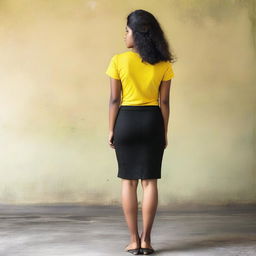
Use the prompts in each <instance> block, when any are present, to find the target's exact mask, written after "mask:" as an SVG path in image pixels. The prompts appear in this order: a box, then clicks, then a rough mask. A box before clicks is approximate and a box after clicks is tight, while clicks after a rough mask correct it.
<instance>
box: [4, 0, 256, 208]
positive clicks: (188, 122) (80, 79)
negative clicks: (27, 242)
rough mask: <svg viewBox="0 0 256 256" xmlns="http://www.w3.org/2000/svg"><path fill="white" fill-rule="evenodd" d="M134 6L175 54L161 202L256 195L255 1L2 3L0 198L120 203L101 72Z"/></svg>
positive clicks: (239, 199)
mask: <svg viewBox="0 0 256 256" xmlns="http://www.w3.org/2000/svg"><path fill="white" fill-rule="evenodd" d="M135 9H145V10H148V11H150V12H152V13H153V14H154V15H155V16H156V18H158V20H159V22H160V23H161V25H162V27H163V30H164V31H165V33H166V36H167V38H168V40H169V43H170V46H171V47H172V49H173V50H174V53H175V54H176V56H177V62H176V63H175V64H174V66H173V67H174V72H175V78H174V79H173V81H172V88H171V112H170V121H169V140H168V141H169V145H168V147H167V149H166V150H165V153H164V158H163V165H162V179H161V180H159V182H158V184H159V185H158V188H159V204H160V205H162V206H164V205H171V206H173V207H174V206H181V205H197V204H205V205H206V204H230V203H255V202H256V159H255V155H256V130H255V127H256V115H255V113H256V101H255V99H256V89H255V78H256V74H255V65H256V7H255V1H239V0H237V1H236V0H233V1H227V0H226V1H223V0H222V1H221V0H215V1H212V0H204V1H203V0H197V1H195V0H194V1H192V0H172V1H167V0H162V1H149V0H144V1H142V0H141V1H117V0H111V1H106V0H102V1H82V0H77V1H67V0H66V1H64V0H63V1H56V0H55V1H54V0H51V1H50V0H48V1H43V0H42V1H39V0H38V1H32V0H30V1H29V0H19V1H15V0H5V1H4V0H1V1H0V14H1V15H0V24H1V25H0V40H1V44H0V52H1V58H0V72H1V75H0V89H1V93H0V106H1V107H0V122H1V125H0V142H1V144H0V145H1V147H0V150H1V152H0V203H11V204H24V203H57V202H58V203H59V202H73V203H84V204H120V198H121V182H120V181H121V180H120V179H119V178H117V177H116V175H117V162H116V158H115V152H114V150H113V149H112V148H110V147H109V145H108V143H107V140H108V100H109V94H110V86H109V78H108V77H107V76H106V75H105V70H106V67H107V65H108V62H109V60H110V58H111V57H112V55H113V54H115V53H119V52H122V51H126V50H128V49H127V48H126V47H125V44H124V41H123V36H124V32H125V25H126V16H127V15H128V14H129V13H130V12H131V11H133V10H135ZM141 193H142V190H141V188H139V197H140V198H141V195H142V194H141Z"/></svg>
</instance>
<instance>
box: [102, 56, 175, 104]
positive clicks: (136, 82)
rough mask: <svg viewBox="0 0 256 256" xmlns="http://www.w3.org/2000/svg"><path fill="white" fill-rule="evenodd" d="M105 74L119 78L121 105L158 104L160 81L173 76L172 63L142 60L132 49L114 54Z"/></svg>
mask: <svg viewBox="0 0 256 256" xmlns="http://www.w3.org/2000/svg"><path fill="white" fill-rule="evenodd" d="M105 74H107V75H109V76H110V77H112V78H115V79H118V80H121V83H122V100H121V105H122V106H124V105H134V106H139V105H159V102H158V97H159V86H160V83H161V81H167V80H170V79H172V78H173V77H174V72H173V69H172V63H171V62H170V61H161V62H158V63H156V64H154V65H152V64H150V63H147V62H144V63H143V62H142V59H141V57H140V55H139V54H138V53H136V52H133V51H126V52H122V53H119V54H115V55H114V56H113V57H112V58H111V60H110V63H109V65H108V67H107V70H106V72H105Z"/></svg>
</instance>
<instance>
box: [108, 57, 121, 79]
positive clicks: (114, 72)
mask: <svg viewBox="0 0 256 256" xmlns="http://www.w3.org/2000/svg"><path fill="white" fill-rule="evenodd" d="M105 74H107V75H108V76H110V77H112V78H115V79H119V80H120V76H119V72H118V65H117V54H115V55H114V56H113V57H112V58H111V60H110V62H109V65H108V67H107V70H106V72H105Z"/></svg>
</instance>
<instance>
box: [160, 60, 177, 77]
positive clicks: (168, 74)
mask: <svg viewBox="0 0 256 256" xmlns="http://www.w3.org/2000/svg"><path fill="white" fill-rule="evenodd" d="M173 77H174V72H173V68H172V63H171V62H170V61H168V62H167V69H166V71H165V73H164V76H163V79H162V81H167V80H170V79H172V78H173Z"/></svg>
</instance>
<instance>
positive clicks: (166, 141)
mask: <svg viewBox="0 0 256 256" xmlns="http://www.w3.org/2000/svg"><path fill="white" fill-rule="evenodd" d="M167 145H168V138H167V134H165V146H164V149H166V147H167Z"/></svg>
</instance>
